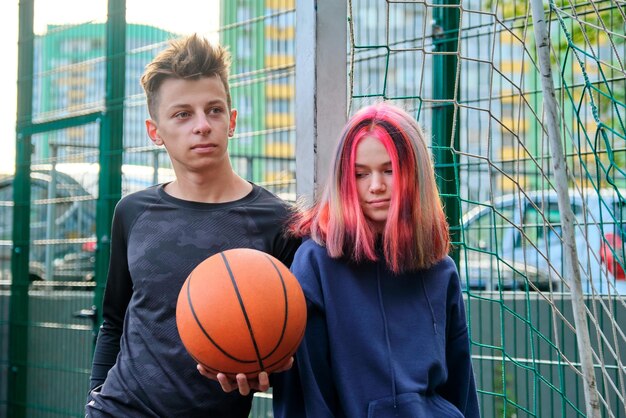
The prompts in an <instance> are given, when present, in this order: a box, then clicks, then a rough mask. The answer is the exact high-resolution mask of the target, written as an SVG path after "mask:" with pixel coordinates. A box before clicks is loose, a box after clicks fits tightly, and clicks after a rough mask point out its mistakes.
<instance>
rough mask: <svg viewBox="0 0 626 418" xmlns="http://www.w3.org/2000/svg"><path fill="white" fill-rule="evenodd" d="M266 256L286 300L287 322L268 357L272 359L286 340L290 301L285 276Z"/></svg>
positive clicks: (285, 316)
mask: <svg viewBox="0 0 626 418" xmlns="http://www.w3.org/2000/svg"><path fill="white" fill-rule="evenodd" d="M264 255H265V258H267V260H268V261H269V262H270V263H271V264H272V267H274V270H276V273H277V274H278V278H279V279H280V285H281V286H282V287H283V299H284V300H285V315H284V318H285V320H284V322H283V329H282V330H281V332H280V338H279V339H278V342H277V343H276V346H275V347H274V348H273V349H272V350H271V351H270V353H269V354H268V355H267V357H270V356H271V355H272V354H274V352H275V351H276V350H277V349H278V347H280V343H281V342H282V341H283V338H285V330H286V329H287V320H288V319H289V299H288V298H287V287H286V286H285V279H284V277H283V275H282V274H281V273H280V270H279V269H278V266H276V264H275V263H274V260H272V259H271V258H270V257H269V256H268V255H267V254H264Z"/></svg>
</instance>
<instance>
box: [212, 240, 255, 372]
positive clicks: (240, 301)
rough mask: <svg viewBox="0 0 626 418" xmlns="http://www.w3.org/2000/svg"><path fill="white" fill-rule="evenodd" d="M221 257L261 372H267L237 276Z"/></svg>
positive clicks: (222, 254)
mask: <svg viewBox="0 0 626 418" xmlns="http://www.w3.org/2000/svg"><path fill="white" fill-rule="evenodd" d="M220 255H221V256H222V260H224V265H225V266H226V270H228V274H229V275H230V281H231V282H232V283H233V288H234V289H235V294H236V295H237V299H239V306H240V307H241V312H242V313H243V317H244V319H245V320H246V325H247V326H248V332H249V333H250V339H251V340H252V345H253V346H254V352H255V353H256V358H257V360H258V361H259V367H260V368H261V370H265V366H263V359H262V358H261V353H260V352H259V346H258V345H257V342H256V338H254V331H253V330H252V324H251V323H250V318H248V312H247V311H246V306H245V305H244V304H243V299H242V297H241V293H239V286H237V281H236V280H235V275H234V274H233V271H232V270H231V269H230V264H229V263H228V259H227V258H226V256H225V255H224V253H223V252H221V253H220Z"/></svg>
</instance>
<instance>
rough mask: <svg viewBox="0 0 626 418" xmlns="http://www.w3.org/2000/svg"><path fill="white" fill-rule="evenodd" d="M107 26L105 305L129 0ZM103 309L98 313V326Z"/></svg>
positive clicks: (101, 246)
mask: <svg viewBox="0 0 626 418" xmlns="http://www.w3.org/2000/svg"><path fill="white" fill-rule="evenodd" d="M107 7H108V9H107V24H106V59H107V63H106V97H105V114H104V118H103V120H102V124H101V126H100V148H99V154H100V158H99V163H100V173H99V179H98V201H97V208H96V239H97V241H96V242H97V245H96V269H95V270H96V271H95V274H96V292H95V295H94V305H95V306H96V307H97V308H100V307H101V306H102V298H103V296H104V287H105V283H106V277H107V273H108V266H109V256H110V254H111V247H110V244H111V237H110V234H111V221H112V219H113V211H114V209H115V205H116V204H117V202H118V201H119V200H120V197H121V194H122V157H123V152H124V141H123V138H124V92H125V84H126V81H125V73H126V64H125V63H126V0H109V1H108V5H107ZM101 322H102V309H98V310H97V321H95V323H94V326H95V327H96V329H95V330H94V332H97V331H98V329H97V328H98V327H99V325H100V323H101Z"/></svg>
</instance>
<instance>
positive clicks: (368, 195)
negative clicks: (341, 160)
mask: <svg viewBox="0 0 626 418" xmlns="http://www.w3.org/2000/svg"><path fill="white" fill-rule="evenodd" d="M355 171H356V187H357V192H358V195H359V203H360V205H361V209H363V214H364V215H365V217H366V218H367V219H368V220H369V221H370V222H371V224H372V226H373V227H374V229H375V231H376V232H378V233H382V232H383V230H384V229H385V223H386V222H387V216H388V213H389V206H390V204H391V193H392V190H393V172H392V171H391V159H390V158H389V154H388V153H387V150H386V149H385V147H384V145H383V144H382V142H380V140H378V138H376V137H374V136H366V137H365V138H363V139H362V140H361V141H360V142H359V144H358V145H357V148H356V161H355Z"/></svg>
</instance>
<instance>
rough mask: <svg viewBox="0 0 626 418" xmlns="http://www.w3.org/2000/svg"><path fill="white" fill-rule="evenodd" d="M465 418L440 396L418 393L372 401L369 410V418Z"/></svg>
mask: <svg viewBox="0 0 626 418" xmlns="http://www.w3.org/2000/svg"><path fill="white" fill-rule="evenodd" d="M433 417H437V418H463V414H462V413H461V411H459V410H458V409H457V408H456V407H455V406H454V405H452V404H451V403H450V402H448V401H447V400H445V399H444V398H442V397H441V396H439V395H434V396H423V395H420V394H417V393H403V394H401V395H398V396H397V397H396V398H395V402H394V398H393V396H390V397H388V398H382V399H377V400H375V401H371V402H370V403H369V406H368V408H367V418H433Z"/></svg>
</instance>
